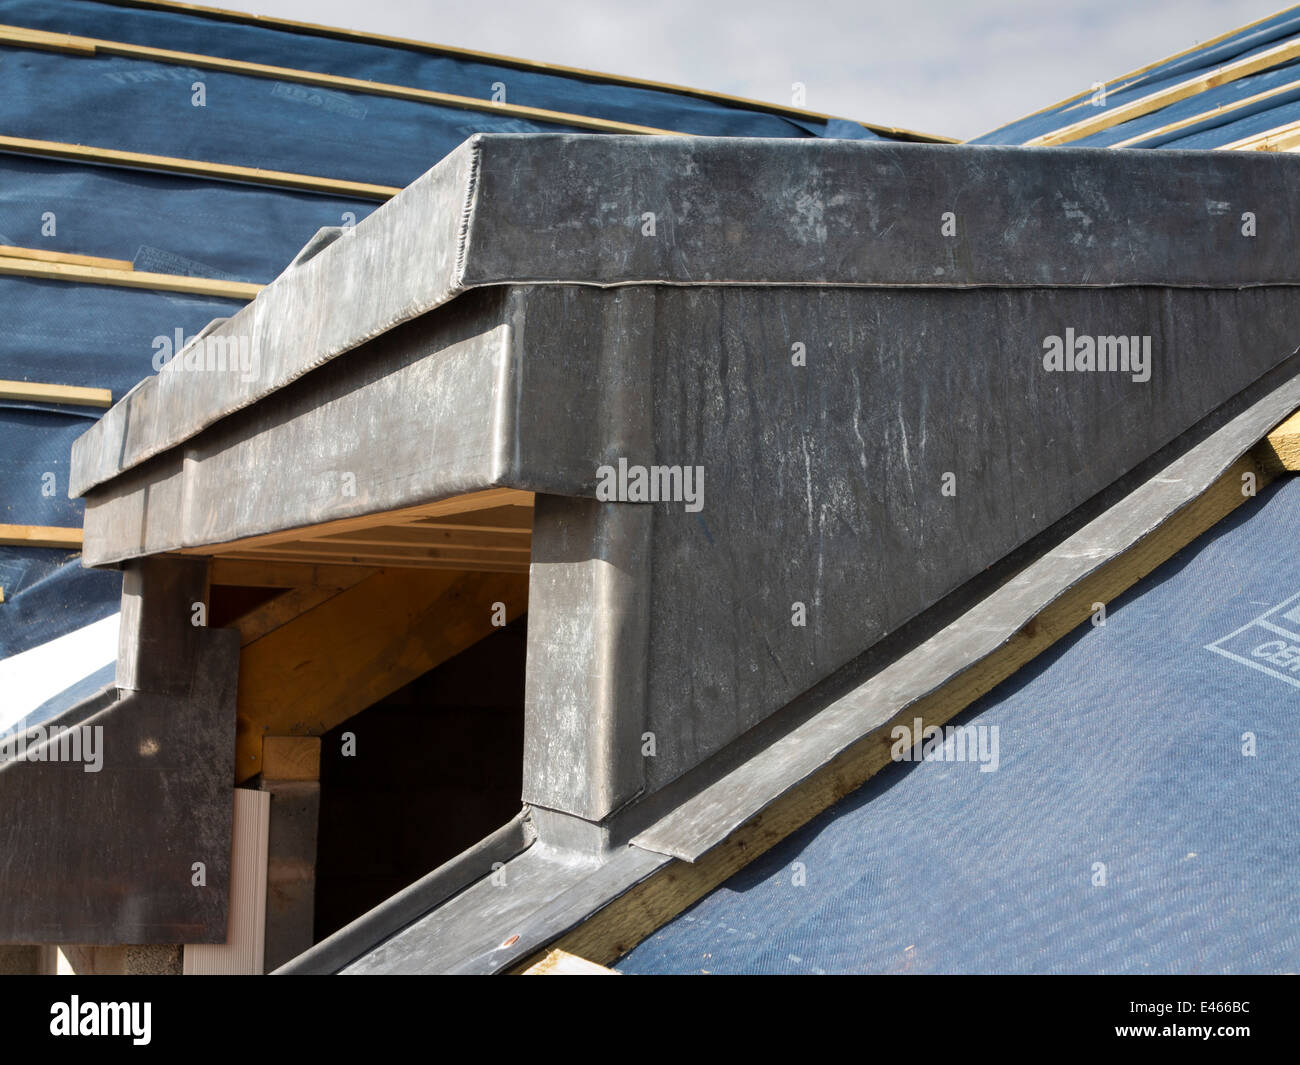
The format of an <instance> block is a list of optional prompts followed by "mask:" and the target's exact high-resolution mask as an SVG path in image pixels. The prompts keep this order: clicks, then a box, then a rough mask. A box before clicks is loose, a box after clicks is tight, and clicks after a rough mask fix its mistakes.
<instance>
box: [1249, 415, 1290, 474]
mask: <svg viewBox="0 0 1300 1065" xmlns="http://www.w3.org/2000/svg"><path fill="white" fill-rule="evenodd" d="M1255 453H1256V454H1257V455H1258V457H1259V463H1260V465H1261V466H1262V467H1263V468H1264V469H1265V470H1267V471H1268V473H1269V476H1271V477H1276V476H1279V475H1281V474H1286V473H1300V411H1296V413H1295V414H1293V415H1291V417H1289V418H1288V419H1287V420H1286V421H1284V422H1283V423H1282V424H1281V425H1279V426H1278V427H1277V428H1276V429H1274V430H1273V431H1272V432H1271V433H1269V434H1268V436H1267V437H1265V438H1264V440H1263V441H1262V442H1261V443H1260V445H1259V447H1257V448H1256V449H1255Z"/></svg>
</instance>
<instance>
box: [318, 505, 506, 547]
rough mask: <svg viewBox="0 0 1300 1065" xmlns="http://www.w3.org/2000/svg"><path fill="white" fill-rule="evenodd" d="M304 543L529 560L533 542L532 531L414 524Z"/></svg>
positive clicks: (345, 534) (366, 530)
mask: <svg viewBox="0 0 1300 1065" xmlns="http://www.w3.org/2000/svg"><path fill="white" fill-rule="evenodd" d="M521 509H522V508H521ZM302 542H303V543H307V544H313V545H316V546H326V547H333V546H339V547H347V546H348V545H357V544H362V545H369V546H376V547H403V548H429V547H440V548H447V549H450V548H469V549H473V550H475V551H495V552H500V553H503V554H521V553H522V554H523V555H524V557H525V558H527V557H528V552H529V544H530V543H531V542H532V530H531V529H509V530H506V531H504V532H501V531H498V530H495V529H479V528H475V527H474V526H472V525H471V526H456V527H454V528H448V527H447V526H445V525H441V526H440V525H424V524H416V523H411V524H409V525H376V526H374V527H372V528H369V529H357V530H355V531H354V532H345V533H332V534H331V535H329V536H321V537H312V538H311V539H309V540H304V541H302Z"/></svg>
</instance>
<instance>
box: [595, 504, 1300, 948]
mask: <svg viewBox="0 0 1300 1065" xmlns="http://www.w3.org/2000/svg"><path fill="white" fill-rule="evenodd" d="M1297 528H1300V483H1298V482H1297V481H1296V480H1295V479H1294V478H1293V479H1289V480H1286V481H1284V482H1282V483H1281V484H1280V485H1274V486H1273V487H1271V488H1270V489H1268V490H1266V491H1265V492H1263V493H1261V495H1260V497H1259V498H1258V499H1256V500H1254V501H1252V502H1250V503H1248V504H1245V505H1243V506H1242V507H1241V508H1240V509H1239V510H1238V511H1236V513H1235V514H1233V515H1232V516H1231V517H1229V518H1228V519H1227V520H1225V521H1224V522H1222V523H1220V524H1219V525H1218V526H1216V527H1215V528H1214V529H1212V530H1211V531H1210V532H1209V533H1207V534H1206V535H1204V536H1203V537H1201V538H1200V539H1199V540H1198V541H1196V542H1195V543H1194V544H1192V545H1191V546H1190V547H1188V548H1187V549H1185V550H1184V551H1182V552H1180V553H1179V554H1178V555H1176V556H1175V557H1174V558H1173V559H1171V560H1170V561H1169V562H1167V563H1166V564H1165V565H1164V566H1162V567H1160V568H1159V569H1158V570H1157V571H1156V572H1155V573H1153V574H1152V575H1151V576H1150V577H1148V578H1147V579H1146V580H1144V581H1142V582H1141V583H1140V584H1138V585H1137V586H1136V587H1135V588H1133V589H1131V590H1130V591H1129V592H1128V593H1127V594H1126V595H1124V596H1123V597H1122V598H1120V599H1118V600H1116V601H1114V602H1113V603H1112V604H1111V606H1110V609H1109V614H1108V616H1107V618H1106V623H1105V625H1104V626H1102V627H1094V626H1093V625H1091V624H1089V623H1085V624H1084V625H1083V626H1081V627H1080V628H1079V629H1077V630H1076V631H1075V632H1073V633H1072V634H1071V635H1070V636H1069V637H1067V638H1066V639H1064V640H1063V641H1061V642H1060V643H1058V644H1057V645H1056V646H1055V647H1054V648H1053V649H1051V650H1050V651H1049V652H1047V653H1046V654H1044V655H1042V656H1040V657H1039V658H1038V659H1036V660H1035V661H1034V662H1032V663H1031V664H1030V665H1028V666H1026V667H1025V668H1023V669H1022V670H1020V671H1019V672H1018V673H1016V674H1015V675H1014V676H1013V677H1012V678H1010V679H1009V680H1008V681H1006V682H1005V683H1004V684H1002V685H1001V686H1000V687H998V688H997V689H995V690H994V691H993V692H991V693H990V694H989V695H988V696H986V697H985V698H983V699H981V700H980V701H979V702H978V703H976V704H975V705H974V706H972V707H971V709H970V710H969V711H967V712H966V713H964V714H963V715H962V716H961V717H960V718H958V719H957V720H956V722H954V723H955V724H960V725H977V726H981V727H983V728H985V729H991V728H996V729H997V730H998V733H997V735H998V761H997V769H996V770H994V771H988V772H984V771H981V767H980V764H979V763H978V762H971V761H961V762H959V761H939V760H933V761H920V762H914V763H911V764H907V763H899V764H895V765H891V766H889V767H887V768H886V769H885V770H883V771H882V772H881V773H879V774H878V775H877V776H876V777H874V778H873V779H872V780H871V781H869V782H868V783H867V785H866V786H865V787H863V788H861V789H860V790H859V791H857V792H855V793H854V794H853V795H851V796H849V797H848V798H846V799H844V800H843V801H841V802H840V803H838V804H837V805H836V806H834V807H832V808H831V809H830V810H828V811H826V812H825V813H823V814H822V815H821V816H819V817H817V818H816V819H814V820H813V821H812V822H811V823H809V824H808V825H807V826H805V827H804V828H803V829H802V830H800V831H799V832H797V833H795V834H794V835H793V836H791V837H789V838H788V839H786V840H784V841H783V842H781V843H779V844H778V845H777V846H776V847H774V848H773V849H772V850H771V851H769V852H768V853H767V854H765V855H764V856H763V857H761V858H759V859H758V860H757V861H755V862H754V863H753V864H752V865H750V866H748V867H747V868H746V869H744V870H742V871H741V872H740V873H738V874H737V875H736V876H734V877H732V878H731V879H730V880H729V881H727V882H726V884H724V885H723V886H722V887H720V888H719V889H718V890H716V891H715V892H713V893H712V894H710V895H709V896H707V897H706V898H705V899H703V900H701V901H700V902H699V903H698V904H697V905H695V906H694V907H693V908H692V909H690V910H688V911H687V912H686V913H685V914H683V915H682V916H680V917H679V918H677V919H676V920H675V921H673V922H672V923H671V924H669V925H667V926H666V927H664V928H663V929H662V930H660V931H659V932H658V933H656V934H655V935H653V936H651V937H650V938H649V939H647V940H646V941H645V942H643V943H642V944H641V945H640V946H638V947H636V948H635V949H634V950H633V951H632V952H631V953H630V954H628V955H627V956H625V957H624V958H623V959H622V960H621V961H620V962H618V963H617V968H619V969H620V970H622V971H624V972H629V973H698V972H701V971H707V972H711V973H742V972H745V973H821V972H826V973H837V972H868V973H975V972H998V973H1002V972H1005V973H1076V972H1082V973H1243V972H1295V971H1297V969H1300V897H1298V896H1297V893H1296V880H1297V869H1300V787H1298V786H1297V783H1296V767H1297V765H1300V730H1297V728H1296V722H1297V720H1298V719H1300V718H1298V716H1297V715H1300V559H1297V557H1296V554H1295V551H1294V550H1292V545H1293V544H1294V539H1295V530H1296V529H1297ZM1209 645H1213V648H1211V647H1210V646H1209ZM1287 648H1293V649H1294V650H1293V651H1291V652H1288V651H1287V650H1286V649H1287ZM985 735H986V736H987V737H989V739H990V746H991V737H992V735H993V734H992V733H991V732H986V733H985ZM1251 744H1253V751H1254V753H1253V754H1250V753H1243V752H1245V751H1246V750H1247V749H1248V748H1251ZM987 764H992V762H991V761H988V762H987ZM1102 866H1104V869H1102V868H1101V867H1102ZM1101 874H1104V883H1102V882H1101ZM801 881H802V882H801Z"/></svg>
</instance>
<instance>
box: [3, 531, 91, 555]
mask: <svg viewBox="0 0 1300 1065" xmlns="http://www.w3.org/2000/svg"><path fill="white" fill-rule="evenodd" d="M0 544H10V545H14V546H21V547H62V548H66V549H67V550H69V551H80V550H81V530H80V529H73V528H68V527H66V526H62V525H0Z"/></svg>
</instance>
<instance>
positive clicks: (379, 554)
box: [258, 540, 531, 562]
mask: <svg viewBox="0 0 1300 1065" xmlns="http://www.w3.org/2000/svg"><path fill="white" fill-rule="evenodd" d="M530 553H531V550H530V548H529V545H528V544H527V543H526V542H525V543H524V544H522V545H519V544H516V545H515V546H513V547H475V546H472V545H469V544H458V543H453V544H445V545H438V546H434V545H432V544H420V543H414V544H394V543H388V542H380V543H373V544H356V543H347V542H344V543H339V542H336V541H333V540H295V541H294V542H292V543H288V544H275V545H274V546H272V547H263V548H261V549H260V550H259V551H258V554H261V555H270V556H276V555H282V556H284V557H285V558H322V559H330V558H335V559H339V560H340V561H346V560H348V559H353V558H363V557H364V558H391V559H393V560H394V561H407V562H420V561H428V562H527V561H528V558H529V555H530Z"/></svg>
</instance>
